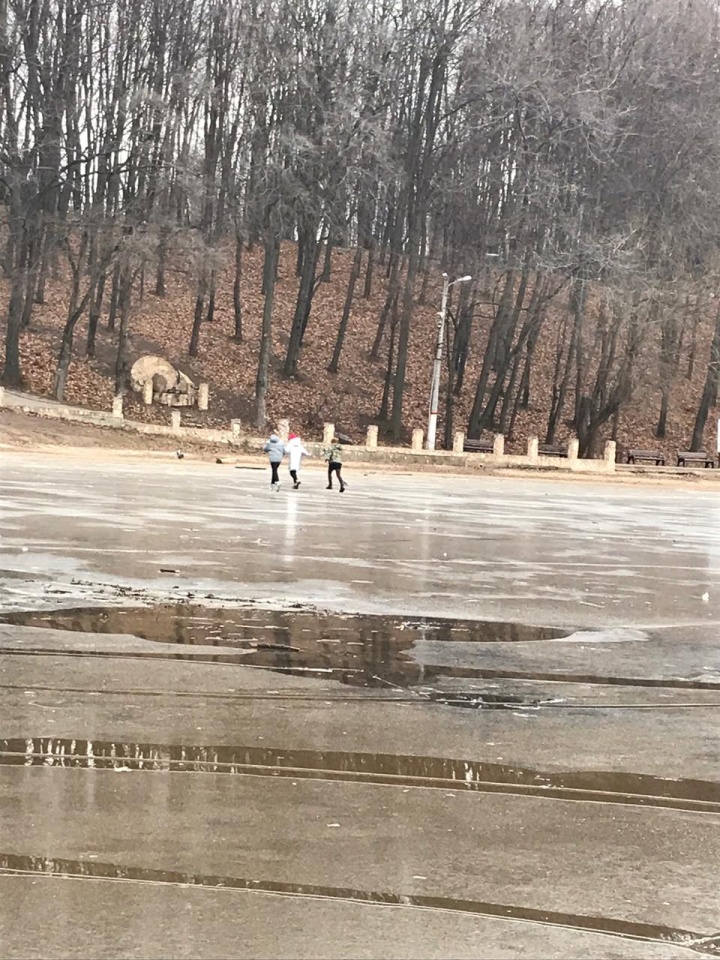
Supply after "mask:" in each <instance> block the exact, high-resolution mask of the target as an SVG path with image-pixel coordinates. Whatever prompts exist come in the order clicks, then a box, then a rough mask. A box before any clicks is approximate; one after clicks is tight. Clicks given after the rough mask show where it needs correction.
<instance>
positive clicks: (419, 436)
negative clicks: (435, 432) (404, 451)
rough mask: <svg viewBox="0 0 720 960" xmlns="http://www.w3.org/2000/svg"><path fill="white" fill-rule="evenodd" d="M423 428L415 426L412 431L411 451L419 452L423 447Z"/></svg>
mask: <svg viewBox="0 0 720 960" xmlns="http://www.w3.org/2000/svg"><path fill="white" fill-rule="evenodd" d="M423 436H424V433H423V430H422V428H421V427H416V428H415V429H414V430H413V432H412V442H411V445H410V449H411V450H412V452H413V453H421V452H422V448H423Z"/></svg>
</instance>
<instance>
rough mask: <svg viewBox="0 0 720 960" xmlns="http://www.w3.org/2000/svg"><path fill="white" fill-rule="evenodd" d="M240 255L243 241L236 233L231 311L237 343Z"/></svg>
mask: <svg viewBox="0 0 720 960" xmlns="http://www.w3.org/2000/svg"><path fill="white" fill-rule="evenodd" d="M242 255H243V241H242V236H241V235H240V234H238V235H237V236H236V237H235V280H234V282H233V311H234V314H235V333H234V335H233V339H234V340H235V341H236V342H237V343H242V338H243V321H242V297H241V293H240V284H241V281H242Z"/></svg>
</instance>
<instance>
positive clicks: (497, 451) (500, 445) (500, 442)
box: [493, 433, 505, 457]
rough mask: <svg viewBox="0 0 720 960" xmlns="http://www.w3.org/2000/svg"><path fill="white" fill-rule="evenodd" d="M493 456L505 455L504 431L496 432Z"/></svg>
mask: <svg viewBox="0 0 720 960" xmlns="http://www.w3.org/2000/svg"><path fill="white" fill-rule="evenodd" d="M493 456H494V457H504V456H505V437H504V436H503V434H502V433H496V434H495V436H494V437H493Z"/></svg>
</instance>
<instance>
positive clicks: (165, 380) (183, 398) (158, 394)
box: [130, 355, 207, 410]
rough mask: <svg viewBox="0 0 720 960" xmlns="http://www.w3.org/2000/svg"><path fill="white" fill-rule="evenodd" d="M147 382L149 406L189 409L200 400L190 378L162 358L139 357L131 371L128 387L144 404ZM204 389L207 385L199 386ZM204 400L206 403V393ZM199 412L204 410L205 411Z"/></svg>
mask: <svg viewBox="0 0 720 960" xmlns="http://www.w3.org/2000/svg"><path fill="white" fill-rule="evenodd" d="M148 381H149V382H150V383H151V384H152V396H151V400H150V402H151V403H152V402H154V403H160V404H162V405H163V406H166V407H192V406H194V404H195V403H198V406H199V401H200V398H199V396H198V390H197V387H196V386H195V384H194V383H193V382H192V380H191V379H190V377H187V376H186V375H185V374H184V373H182V371H180V370H177V369H176V368H175V367H174V366H173V365H172V364H171V363H170V361H169V360H166V359H165V358H164V357H154V356H150V355H148V356H145V357H140V359H139V360H136V361H135V363H134V364H133V365H132V369H131V370H130V386H131V387H132V389H133V390H134V391H135V393H141V394H142V396H143V400H144V402H145V403H148V400H147V397H148V395H150V388H148V387H146V384H147V383H148ZM201 386H205V387H206V389H207V384H201ZM205 399H206V400H207V393H206V397H205ZM200 409H205V410H207V406H206V407H204V408H203V407H200Z"/></svg>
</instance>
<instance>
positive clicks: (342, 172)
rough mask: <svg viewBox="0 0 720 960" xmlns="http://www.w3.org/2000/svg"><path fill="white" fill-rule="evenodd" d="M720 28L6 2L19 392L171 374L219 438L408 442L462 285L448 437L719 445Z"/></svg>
mask: <svg viewBox="0 0 720 960" xmlns="http://www.w3.org/2000/svg"><path fill="white" fill-rule="evenodd" d="M717 35H718V12H717V10H716V8H715V7H714V6H712V5H709V4H706V3H704V2H700V0H690V2H689V3H687V4H684V5H682V6H681V5H678V4H676V3H671V2H666V0H630V2H627V3H623V4H603V3H596V2H583V0H577V2H570V3H566V2H562V0H555V2H547V3H540V2H525V0H518V2H509V0H417V2H405V0H394V2H388V3H370V4H358V3H355V2H354V0H269V2H260V0H104V2H99V0H15V2H8V0H0V103H1V107H2V109H1V110H0V204H2V207H1V208H0V212H1V215H2V228H3V231H4V245H3V256H2V266H3V271H4V284H3V291H2V293H3V305H4V311H3V312H4V314H5V324H4V326H3V328H2V330H3V336H4V341H5V361H4V370H3V380H4V382H5V383H6V384H10V385H19V384H20V383H22V382H23V380H24V382H25V383H26V384H27V385H29V386H30V387H31V388H33V389H36V390H38V391H39V392H48V393H52V394H53V395H54V396H56V397H57V398H59V399H61V398H66V399H68V400H71V401H73V400H74V401H83V402H102V403H103V404H105V405H107V403H109V399H110V397H111V396H112V394H113V393H124V392H125V391H126V390H127V388H128V371H129V365H130V363H131V361H132V360H133V359H134V358H135V356H137V355H139V354H140V353H144V352H155V351H157V350H161V351H162V352H164V353H165V354H166V355H168V356H169V357H170V359H173V360H175V361H176V362H177V363H178V364H179V365H180V366H181V367H182V368H183V369H185V370H187V372H188V373H190V374H191V375H193V376H195V377H196V378H197V379H207V380H209V381H210V383H211V395H212V397H213V398H214V401H215V403H214V406H213V407H212V408H211V418H212V417H216V418H218V419H225V418H226V417H227V416H230V415H232V416H238V415H239V416H241V417H242V418H243V419H245V420H246V421H247V422H248V423H249V424H253V425H254V426H256V427H257V428H262V429H264V428H265V426H266V423H267V421H268V419H271V420H272V419H274V418H277V417H279V416H290V417H291V418H293V419H295V420H296V421H297V422H298V423H301V424H302V425H303V426H304V427H316V426H317V425H318V424H319V423H321V422H322V420H324V419H333V420H335V422H337V423H338V424H342V425H343V427H344V428H345V429H346V430H347V432H349V433H357V432H360V431H361V430H362V427H363V425H364V424H365V423H367V422H370V421H374V422H378V421H381V422H383V423H384V424H385V425H386V429H387V435H388V436H389V437H393V438H396V439H397V438H400V437H401V436H402V435H403V434H404V433H406V432H407V431H408V430H409V429H410V428H411V427H413V426H424V424H425V419H426V413H427V394H428V387H429V379H430V372H431V364H432V355H433V350H434V337H435V324H436V313H437V310H438V307H439V302H440V285H441V280H440V275H441V273H442V272H443V271H445V272H447V273H448V274H449V275H450V278H451V279H455V278H457V277H459V276H462V275H465V274H469V275H471V276H472V278H473V279H472V281H471V282H469V283H465V284H462V285H458V286H456V287H454V288H452V291H451V299H450V311H449V321H450V322H449V324H448V342H447V350H446V358H447V362H446V364H445V382H444V384H443V390H442V397H443V402H444V404H445V431H446V437H447V438H449V436H450V435H451V433H452V430H453V429H465V430H466V431H467V432H468V433H469V435H470V436H478V435H479V434H480V433H481V432H483V431H487V430H500V431H502V432H504V433H506V434H509V435H510V436H511V437H513V438H514V439H515V440H516V442H520V440H521V439H523V438H524V436H525V435H526V434H527V433H528V432H529V431H532V432H537V433H539V434H540V435H541V437H542V438H543V439H546V440H548V441H552V440H553V439H562V438H563V437H565V436H567V435H569V434H570V433H573V434H577V435H578V436H579V438H580V442H581V452H582V453H584V454H587V453H592V452H593V451H594V450H596V449H597V448H598V446H599V444H600V442H601V441H602V440H603V439H604V438H605V437H607V436H610V435H614V436H616V437H617V439H619V440H620V442H621V443H625V444H627V445H635V444H638V445H639V444H641V445H644V446H647V445H651V444H652V445H655V444H659V445H661V446H665V447H666V448H669V449H672V447H677V446H680V447H687V446H690V445H692V446H693V447H694V448H698V449H699V448H700V447H702V446H703V445H704V444H705V445H711V434H712V432H713V431H712V430H711V426H710V424H711V421H712V419H713V418H712V417H711V411H712V409H713V407H714V406H715V405H716V403H717V398H718V385H719V383H718V381H719V373H720V310H718V306H717V304H716V302H715V300H716V298H715V296H714V291H715V288H716V285H717V267H718V249H717V248H718V236H717V227H716V225H717V222H718V214H719V213H720V210H719V209H718V207H719V203H718V199H717V195H718V190H717V182H716V180H717V170H718V169H720V162H719V161H720V84H719V83H718V80H719V76H718V75H719V73H720V60H719V58H718V52H717ZM137 412H138V415H146V414H145V413H144V412H143V411H142V409H141V408H140V407H139V405H138V411H137ZM152 415H155V414H152ZM653 435H655V436H656V437H657V438H659V440H656V439H654V438H653ZM440 436H441V438H442V433H441V435H440Z"/></svg>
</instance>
